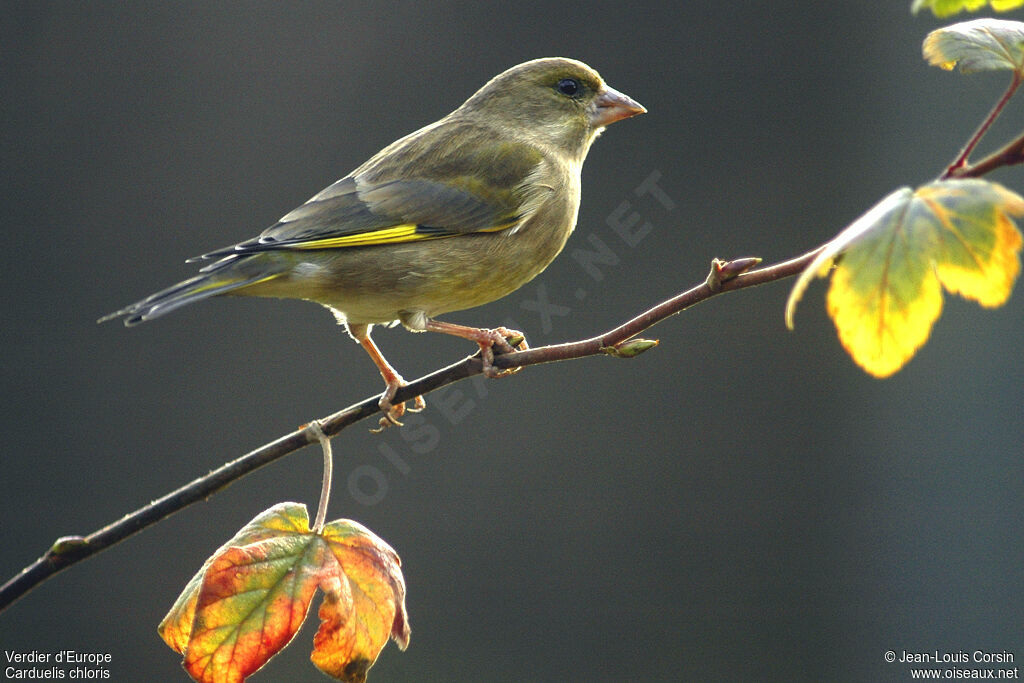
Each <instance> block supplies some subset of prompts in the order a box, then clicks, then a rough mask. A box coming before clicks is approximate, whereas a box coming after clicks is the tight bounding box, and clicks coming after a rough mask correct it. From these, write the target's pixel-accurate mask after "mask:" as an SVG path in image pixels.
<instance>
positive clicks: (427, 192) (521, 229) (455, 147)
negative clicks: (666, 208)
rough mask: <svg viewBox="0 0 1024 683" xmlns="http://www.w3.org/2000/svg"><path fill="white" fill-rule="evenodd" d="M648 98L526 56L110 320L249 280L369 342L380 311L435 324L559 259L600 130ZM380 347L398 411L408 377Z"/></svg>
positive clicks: (246, 285) (144, 315)
mask: <svg viewBox="0 0 1024 683" xmlns="http://www.w3.org/2000/svg"><path fill="white" fill-rule="evenodd" d="M643 111H644V109H643V107H641V106H640V105H638V104H637V103H636V102H634V101H633V100H631V99H629V98H628V97H626V96H625V95H622V94H621V93H619V92H617V91H615V90H613V89H611V88H609V87H608V86H607V85H605V83H604V81H602V80H601V77H600V76H599V75H598V74H597V73H596V72H595V71H594V70H592V69H591V68H590V67H588V66H586V65H585V64H583V63H581V62H577V61H574V60H570V59H563V58H552V59H538V60H534V61H531V62H526V63H524V64H520V65H519V66H516V67H513V68H511V69H509V70H508V71H505V72H504V73H502V74H499V75H498V76H496V77H495V78H493V79H491V81H490V82H488V83H487V84H486V85H485V86H484V87H483V88H481V89H480V90H479V91H477V92H476V94H474V95H473V96H472V97H470V98H469V99H468V100H467V101H466V102H465V103H464V104H463V105H462V106H460V107H459V108H458V109H456V110H455V111H453V112H452V113H451V114H449V115H447V116H445V117H444V118H442V119H441V120H440V121H437V122H436V123H433V124H431V125H429V126H426V127H425V128H422V129H420V130H418V131H416V132H415V133H412V134H410V135H407V136H406V137H404V138H401V139H400V140H398V141H396V142H394V143H392V144H391V145H388V146H387V147H385V148H384V149H383V150H381V151H380V152H378V153H377V154H376V155H374V156H373V157H371V158H370V159H369V160H368V161H366V162H365V163H364V164H363V165H361V166H359V167H358V168H357V169H355V170H354V171H352V173H350V174H349V175H347V176H345V177H344V178H342V179H341V180H339V181H337V182H336V183H334V184H333V185H331V186H329V187H327V188H326V189H324V190H323V191H321V192H320V193H319V194H317V195H316V196H314V197H313V198H311V199H310V200H309V201H308V202H306V203H305V204H303V205H302V206H300V207H298V208H297V209H295V210H294V211H292V212H291V213H289V214H287V215H286V216H284V217H283V218H282V219H281V220H280V221H279V222H278V223H277V224H276V225H273V226H271V227H270V228H268V229H267V230H265V231H264V232H263V233H262V234H261V235H260V236H259V237H257V238H254V239H252V240H248V241H246V242H242V243H240V244H237V245H235V246H232V247H228V248H225V249H220V250H217V251H213V252H210V253H208V254H204V255H203V256H201V257H198V258H197V259H194V260H202V261H210V263H208V264H207V265H206V266H205V267H204V268H202V269H201V270H200V273H199V275H197V276H196V277H194V278H192V279H190V280H186V281H185V282H182V283H180V284H178V285H175V286H174V287H171V288H168V289H166V290H163V291H161V292H158V293H156V294H153V295H152V296H150V297H147V298H146V299H143V300H142V301H139V302H137V303H134V304H131V305H130V306H127V307H125V308H123V309H121V310H120V311H117V312H116V313H112V314H111V315H109V316H106V317H105V318H103V320H107V319H111V318H116V317H123V318H124V320H125V324H127V325H132V324H135V323H139V322H142V321H145V320H149V319H151V318H156V317H159V316H161V315H163V314H165V313H168V312H170V311H172V310H174V309H176V308H179V307H180V306H183V305H185V304H187V303H191V302H192V301H196V300H199V299H204V298H207V297H210V296H214V295H218V294H233V295H246V296H264V297H281V298H293V299H306V300H309V301H315V302H317V303H319V304H322V305H324V306H326V307H328V308H329V309H331V310H332V311H333V312H334V314H335V316H336V317H337V318H338V320H339V321H340V322H343V323H345V324H346V326H347V328H348V330H349V332H350V333H351V334H352V336H353V337H354V338H356V339H357V340H358V341H360V342H362V343H363V344H364V346H368V345H370V346H372V342H370V341H369V332H370V326H372V325H373V324H379V323H390V322H392V321H395V320H398V321H401V322H402V324H403V325H405V326H406V327H407V328H409V329H411V330H414V331H423V330H426V329H431V321H432V319H433V318H434V317H435V316H437V315H440V314H443V313H447V312H450V311H456V310H461V309H465V308H471V307H474V306H479V305H481V304H484V303H487V302H489V301H493V300H495V299H498V298H501V297H503V296H505V295H507V294H509V293H510V292H513V291H515V290H516V289H518V288H519V287H521V286H522V285H523V284H525V283H526V282H528V281H529V280H530V279H532V278H533V277H535V276H536V275H537V274H538V273H540V272H541V271H542V270H544V268H545V267H547V265H548V264H549V263H550V262H551V261H552V259H554V258H555V256H556V255H558V253H559V252H560V251H561V250H562V247H563V246H564V244H565V242H566V240H567V239H568V237H569V235H570V233H571V232H572V230H573V228H574V226H575V224H576V215H577V211H578V208H579V203H580V169H581V167H582V164H583V160H584V158H585V157H586V155H587V151H588V150H589V149H590V145H591V143H592V142H593V141H594V139H595V138H596V137H597V135H598V134H599V133H600V131H601V130H602V129H603V127H604V126H606V125H608V124H610V123H613V122H614V121H617V120H620V119H623V118H626V117H629V116H633V115H635V114H639V113H642V112H643ZM443 325H445V324H443V323H442V324H440V325H438V327H440V326H443ZM460 329H467V328H460ZM439 331H445V332H450V333H454V334H460V335H461V336H467V337H469V338H472V339H474V340H475V341H478V342H479V343H481V345H482V346H483V345H484V342H483V341H481V338H480V337H479V336H473V335H470V334H463V333H462V332H460V331H453V330H452V329H442V330H439ZM476 332H479V331H473V334H474V335H475V333H476ZM488 344H489V343H488ZM368 350H370V349H369V348H368ZM375 351H376V349H375V347H374V349H373V350H372V351H371V356H373V355H374V352H375ZM374 361H375V362H377V363H378V367H380V368H381V372H382V374H383V375H384V376H385V380H386V381H387V383H388V389H389V392H385V397H384V398H382V406H383V407H385V408H387V409H389V410H391V411H394V408H392V407H391V405H390V402H389V401H390V399H389V397H388V394H389V393H390V395H392V396H393V394H394V391H395V389H396V388H397V386H398V385H400V383H401V378H399V377H397V374H395V373H393V371H391V372H392V374H393V375H394V377H389V376H388V372H387V371H388V370H390V366H387V365H386V362H385V361H383V358H382V357H380V359H379V361H378V359H377V358H376V357H375V358H374ZM381 363H383V364H384V365H383V366H382V365H381ZM400 414H401V411H400V410H398V411H397V415H400ZM394 417H395V415H391V418H392V421H394V419H393V418H394Z"/></svg>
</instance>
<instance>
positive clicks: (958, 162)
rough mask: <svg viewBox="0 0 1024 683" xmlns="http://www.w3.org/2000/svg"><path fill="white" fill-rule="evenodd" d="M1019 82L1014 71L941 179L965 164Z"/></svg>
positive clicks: (956, 172) (952, 174)
mask: <svg viewBox="0 0 1024 683" xmlns="http://www.w3.org/2000/svg"><path fill="white" fill-rule="evenodd" d="M1020 83H1021V79H1020V74H1018V73H1017V72H1016V71H1014V72H1013V77H1012V78H1011V79H1010V85H1008V86H1007V88H1006V91H1005V92H1004V93H1003V96H1002V97H1000V98H999V101H998V102H996V103H995V105H993V107H992V109H991V110H990V111H989V113H988V116H986V117H985V119H984V120H983V121H982V122H981V125H979V126H978V129H977V130H975V131H974V135H972V136H971V139H970V140H968V141H967V144H966V145H964V148H963V149H962V150H960V154H958V155H957V157H956V159H954V160H953V163H951V164H950V165H949V166H948V167H947V168H946V171H945V172H944V173H943V174H942V176H941V178H942V179H943V180H945V179H946V178H952V177H954V176H956V175H957V174H958V171H960V170H961V169H963V168H965V167H966V166H967V157H969V156H970V155H971V152H973V151H974V148H975V147H977V146H978V143H979V142H981V139H982V138H983V137H985V133H987V132H988V129H989V128H990V127H991V126H992V124H993V123H995V122H996V119H998V118H999V115H1000V114H1002V113H1003V109H1005V108H1006V105H1007V103H1008V102H1009V101H1010V98H1011V97H1013V94H1014V93H1015V92H1017V88H1019V87H1020Z"/></svg>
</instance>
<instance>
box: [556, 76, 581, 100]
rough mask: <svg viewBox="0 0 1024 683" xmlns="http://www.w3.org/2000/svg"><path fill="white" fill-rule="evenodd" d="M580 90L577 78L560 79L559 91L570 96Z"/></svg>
mask: <svg viewBox="0 0 1024 683" xmlns="http://www.w3.org/2000/svg"><path fill="white" fill-rule="evenodd" d="M579 91H580V82H579V81H577V80H576V79H575V78H563V79H562V80H560V81H558V92H560V93H562V94H563V95H568V96H569V97H572V96H574V95H575V94H576V93H578V92H579Z"/></svg>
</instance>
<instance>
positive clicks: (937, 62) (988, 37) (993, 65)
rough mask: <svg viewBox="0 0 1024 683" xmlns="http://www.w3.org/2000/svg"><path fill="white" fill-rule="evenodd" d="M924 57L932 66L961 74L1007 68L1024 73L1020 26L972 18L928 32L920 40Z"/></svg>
mask: <svg viewBox="0 0 1024 683" xmlns="http://www.w3.org/2000/svg"><path fill="white" fill-rule="evenodd" d="M922 52H923V53H924V58H925V59H926V60H928V63H929V64H931V65H932V66H938V67H941V68H943V69H947V70H950V69H952V68H953V67H955V66H956V65H958V64H959V65H960V71H961V72H963V73H973V72H976V71H991V70H1000V69H1009V70H1010V71H1015V72H1017V73H1018V74H1020V73H1024V23H1021V22H1019V21H1006V20H1003V19H975V20H974V21H965V22H963V23H960V24H953V25H952V26H946V27H945V28H940V29H936V30H934V31H932V32H931V33H929V34H928V36H927V37H926V38H925V39H924V46H923V48H922Z"/></svg>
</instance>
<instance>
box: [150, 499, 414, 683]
mask: <svg viewBox="0 0 1024 683" xmlns="http://www.w3.org/2000/svg"><path fill="white" fill-rule="evenodd" d="M317 588H320V589H322V590H323V591H324V592H325V599H324V605H323V606H322V607H321V610H320V614H321V618H322V619H324V615H325V611H326V613H327V614H328V616H329V619H330V622H331V623H332V624H334V625H335V628H334V631H335V632H338V633H341V632H344V633H348V634H351V635H350V637H348V638H334V639H330V638H328V639H327V640H324V639H323V638H322V637H321V633H323V632H324V630H325V629H324V625H321V629H320V632H318V633H317V636H316V640H315V642H314V653H313V659H314V662H317V659H318V658H320V659H324V660H325V661H329V662H330V664H331V666H330V667H328V668H325V667H323V666H321V668H322V669H324V670H325V672H327V673H328V674H330V675H333V676H335V678H338V679H340V680H344V681H363V680H365V679H366V671H367V669H369V668H370V666H372V665H373V663H374V661H376V658H377V655H378V654H379V653H380V651H381V649H382V648H383V647H384V645H385V644H386V643H387V640H388V638H389V637H393V638H394V639H395V640H396V641H397V642H398V644H399V646H400V647H402V648H403V649H404V648H405V646H406V645H407V644H408V641H409V627H408V619H407V617H406V613H405V582H404V579H403V578H402V573H401V562H400V560H399V559H398V555H397V554H395V551H394V550H392V549H391V548H390V547H389V546H388V545H387V544H386V543H384V541H382V540H381V539H380V538H378V537H377V536H375V535H374V534H373V533H372V532H371V531H369V530H368V529H366V528H365V527H362V526H360V525H359V524H357V523H355V522H350V521H348V520H339V521H335V522H331V523H330V524H328V525H326V527H325V529H324V531H323V532H322V533H321V534H316V533H313V532H312V531H310V529H309V517H308V514H307V512H306V508H305V506H303V505H301V504H298V503H282V504H280V505H276V506H274V507H273V508H271V509H270V510H267V511H266V512H264V513H262V514H261V515H259V516H258V517H256V519H254V520H253V521H252V522H250V523H249V524H247V525H246V526H245V527H244V528H243V529H242V530H241V531H239V532H238V533H237V534H236V535H235V537H234V538H232V539H231V540H230V541H229V542H228V543H226V544H225V545H224V546H222V547H221V548H220V549H219V550H218V551H217V552H216V553H215V554H214V556H213V557H211V558H210V559H209V560H207V561H206V563H204V565H203V568H202V569H201V570H200V572H199V573H198V574H197V575H196V577H194V578H193V579H192V581H190V582H189V584H188V585H187V586H186V588H185V590H184V591H183V592H182V594H181V596H180V597H179V598H178V600H177V601H176V602H175V604H174V607H172V608H171V611H170V612H169V613H168V615H167V617H165V618H164V621H163V622H162V623H161V624H160V629H159V630H160V635H161V636H162V637H163V638H164V640H165V641H166V642H167V644H168V645H170V646H171V647H172V648H174V649H175V650H176V651H178V652H180V653H181V654H182V655H183V656H184V660H183V666H184V667H185V670H186V671H188V673H189V675H191V676H192V677H193V678H194V679H195V680H196V681H203V682H207V683H240V682H241V681H244V680H245V678H246V677H247V676H249V675H250V674H252V673H253V672H255V671H256V670H258V669H259V668H260V667H262V666H263V665H264V664H266V662H267V661H268V660H269V659H270V658H271V657H273V656H274V654H276V653H277V652H278V651H280V650H281V648H283V647H284V646H285V645H287V644H288V642H289V641H290V640H291V639H292V637H293V636H294V635H295V633H296V632H297V631H298V630H299V627H300V626H301V625H302V622H303V621H304V620H305V618H306V614H307V613H308V611H309V605H310V602H311V601H312V598H313V595H314V593H315V592H316V590H317ZM326 621H327V619H325V622H326ZM322 641H323V642H322ZM317 665H318V666H320V664H319V662H317Z"/></svg>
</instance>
